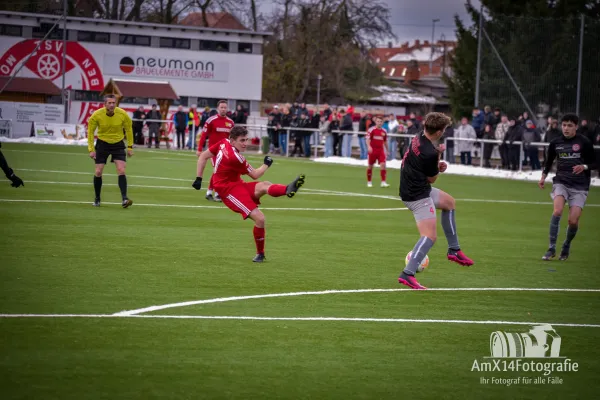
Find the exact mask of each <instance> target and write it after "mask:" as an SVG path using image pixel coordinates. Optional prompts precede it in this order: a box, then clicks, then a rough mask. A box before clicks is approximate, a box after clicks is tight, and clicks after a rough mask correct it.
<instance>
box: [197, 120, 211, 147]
mask: <svg viewBox="0 0 600 400" xmlns="http://www.w3.org/2000/svg"><path fill="white" fill-rule="evenodd" d="M209 127H210V124H209V123H208V122H205V123H204V126H203V127H202V134H201V135H200V140H199V141H198V151H201V150H202V149H203V148H204V145H205V144H206V139H208V129H209Z"/></svg>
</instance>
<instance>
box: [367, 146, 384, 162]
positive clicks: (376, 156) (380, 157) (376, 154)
mask: <svg viewBox="0 0 600 400" xmlns="http://www.w3.org/2000/svg"><path fill="white" fill-rule="evenodd" d="M375 161H378V162H379V164H380V165H381V163H384V162H385V151H384V150H383V149H373V151H372V152H371V154H369V165H373V164H375Z"/></svg>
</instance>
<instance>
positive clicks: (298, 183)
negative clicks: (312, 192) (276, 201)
mask: <svg viewBox="0 0 600 400" xmlns="http://www.w3.org/2000/svg"><path fill="white" fill-rule="evenodd" d="M305 179H306V176H305V175H304V174H300V175H298V176H297V177H296V179H294V180H293V181H292V182H291V183H290V184H289V185H287V187H286V189H285V194H286V196H287V197H290V198H292V197H294V196H295V195H296V192H297V191H298V189H300V188H301V187H302V186H303V185H304V181H305Z"/></svg>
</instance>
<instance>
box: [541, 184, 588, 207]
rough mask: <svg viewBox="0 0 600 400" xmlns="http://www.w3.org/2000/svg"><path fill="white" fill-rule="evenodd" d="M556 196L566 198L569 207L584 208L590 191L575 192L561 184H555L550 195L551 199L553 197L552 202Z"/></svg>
mask: <svg viewBox="0 0 600 400" xmlns="http://www.w3.org/2000/svg"><path fill="white" fill-rule="evenodd" d="M556 196H562V197H564V198H565V200H566V201H567V203H568V204H569V207H579V208H583V206H585V201H586V200H587V197H588V191H587V190H575V189H571V188H569V187H566V186H565V185H563V184H561V183H555V184H553V185H552V193H550V197H552V200H554V198H555V197H556Z"/></svg>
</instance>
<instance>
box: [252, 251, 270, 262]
mask: <svg viewBox="0 0 600 400" xmlns="http://www.w3.org/2000/svg"><path fill="white" fill-rule="evenodd" d="M265 261H267V257H265V255H264V253H258V254H256V255H255V256H254V258H253V259H252V262H258V263H261V262H265Z"/></svg>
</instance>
